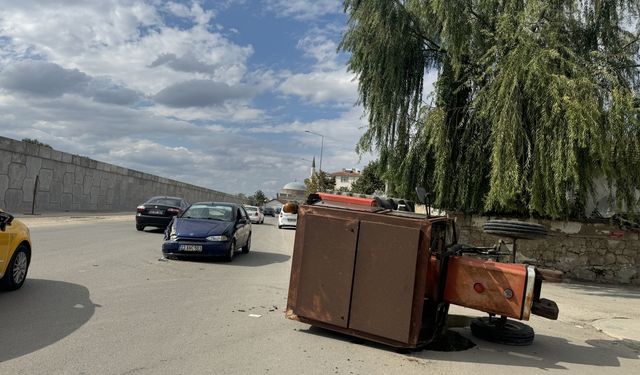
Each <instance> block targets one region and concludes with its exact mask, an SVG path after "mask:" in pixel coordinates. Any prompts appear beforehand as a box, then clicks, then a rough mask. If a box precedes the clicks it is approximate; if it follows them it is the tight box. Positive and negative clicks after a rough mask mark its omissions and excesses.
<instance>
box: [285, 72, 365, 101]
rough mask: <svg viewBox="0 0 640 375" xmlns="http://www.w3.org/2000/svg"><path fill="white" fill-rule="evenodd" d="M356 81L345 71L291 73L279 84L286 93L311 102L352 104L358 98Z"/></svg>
mask: <svg viewBox="0 0 640 375" xmlns="http://www.w3.org/2000/svg"><path fill="white" fill-rule="evenodd" d="M357 88H358V83H357V81H356V80H354V75H352V74H349V73H347V72H346V71H344V70H342V71H334V72H312V73H306V74H293V75H291V76H290V77H288V78H287V79H285V80H284V82H283V83H282V84H281V85H280V87H279V90H280V91H281V92H282V93H284V94H287V95H297V96H301V97H303V98H305V99H306V100H309V101H311V102H312V103H322V102H337V103H347V104H354V103H355V102H356V100H357V99H358V93H357Z"/></svg>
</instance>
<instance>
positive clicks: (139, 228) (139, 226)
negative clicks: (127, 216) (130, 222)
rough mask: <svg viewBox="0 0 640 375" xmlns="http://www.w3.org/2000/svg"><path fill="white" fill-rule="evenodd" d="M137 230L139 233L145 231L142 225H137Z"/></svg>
mask: <svg viewBox="0 0 640 375" xmlns="http://www.w3.org/2000/svg"><path fill="white" fill-rule="evenodd" d="M136 230H138V231H143V230H144V225H142V224H136Z"/></svg>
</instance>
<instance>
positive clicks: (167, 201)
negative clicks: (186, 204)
mask: <svg viewBox="0 0 640 375" xmlns="http://www.w3.org/2000/svg"><path fill="white" fill-rule="evenodd" d="M147 204H160V205H163V206H173V207H180V199H175V198H152V199H149V201H148V202H147Z"/></svg>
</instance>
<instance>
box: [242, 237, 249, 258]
mask: <svg viewBox="0 0 640 375" xmlns="http://www.w3.org/2000/svg"><path fill="white" fill-rule="evenodd" d="M249 250H251V235H249V238H247V243H246V244H245V245H244V246H243V247H242V253H243V254H246V253H248V252H249Z"/></svg>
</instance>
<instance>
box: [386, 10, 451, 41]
mask: <svg viewBox="0 0 640 375" xmlns="http://www.w3.org/2000/svg"><path fill="white" fill-rule="evenodd" d="M393 3H394V4H396V5H397V6H398V7H400V8H401V9H402V10H403V11H404V13H405V15H406V16H407V17H409V19H410V20H411V23H412V24H413V28H414V29H415V30H414V31H415V33H416V34H417V36H418V37H420V38H422V39H424V40H425V41H426V42H427V44H429V50H433V51H438V52H446V51H445V50H444V49H442V47H440V45H439V44H438V43H436V42H435V41H433V39H431V38H429V37H428V36H426V35H425V34H424V33H423V32H422V30H421V29H420V24H419V23H418V21H417V20H416V19H415V18H414V17H413V14H411V12H409V11H408V10H407V7H406V6H405V5H404V4H403V3H402V2H401V1H400V0H393Z"/></svg>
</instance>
